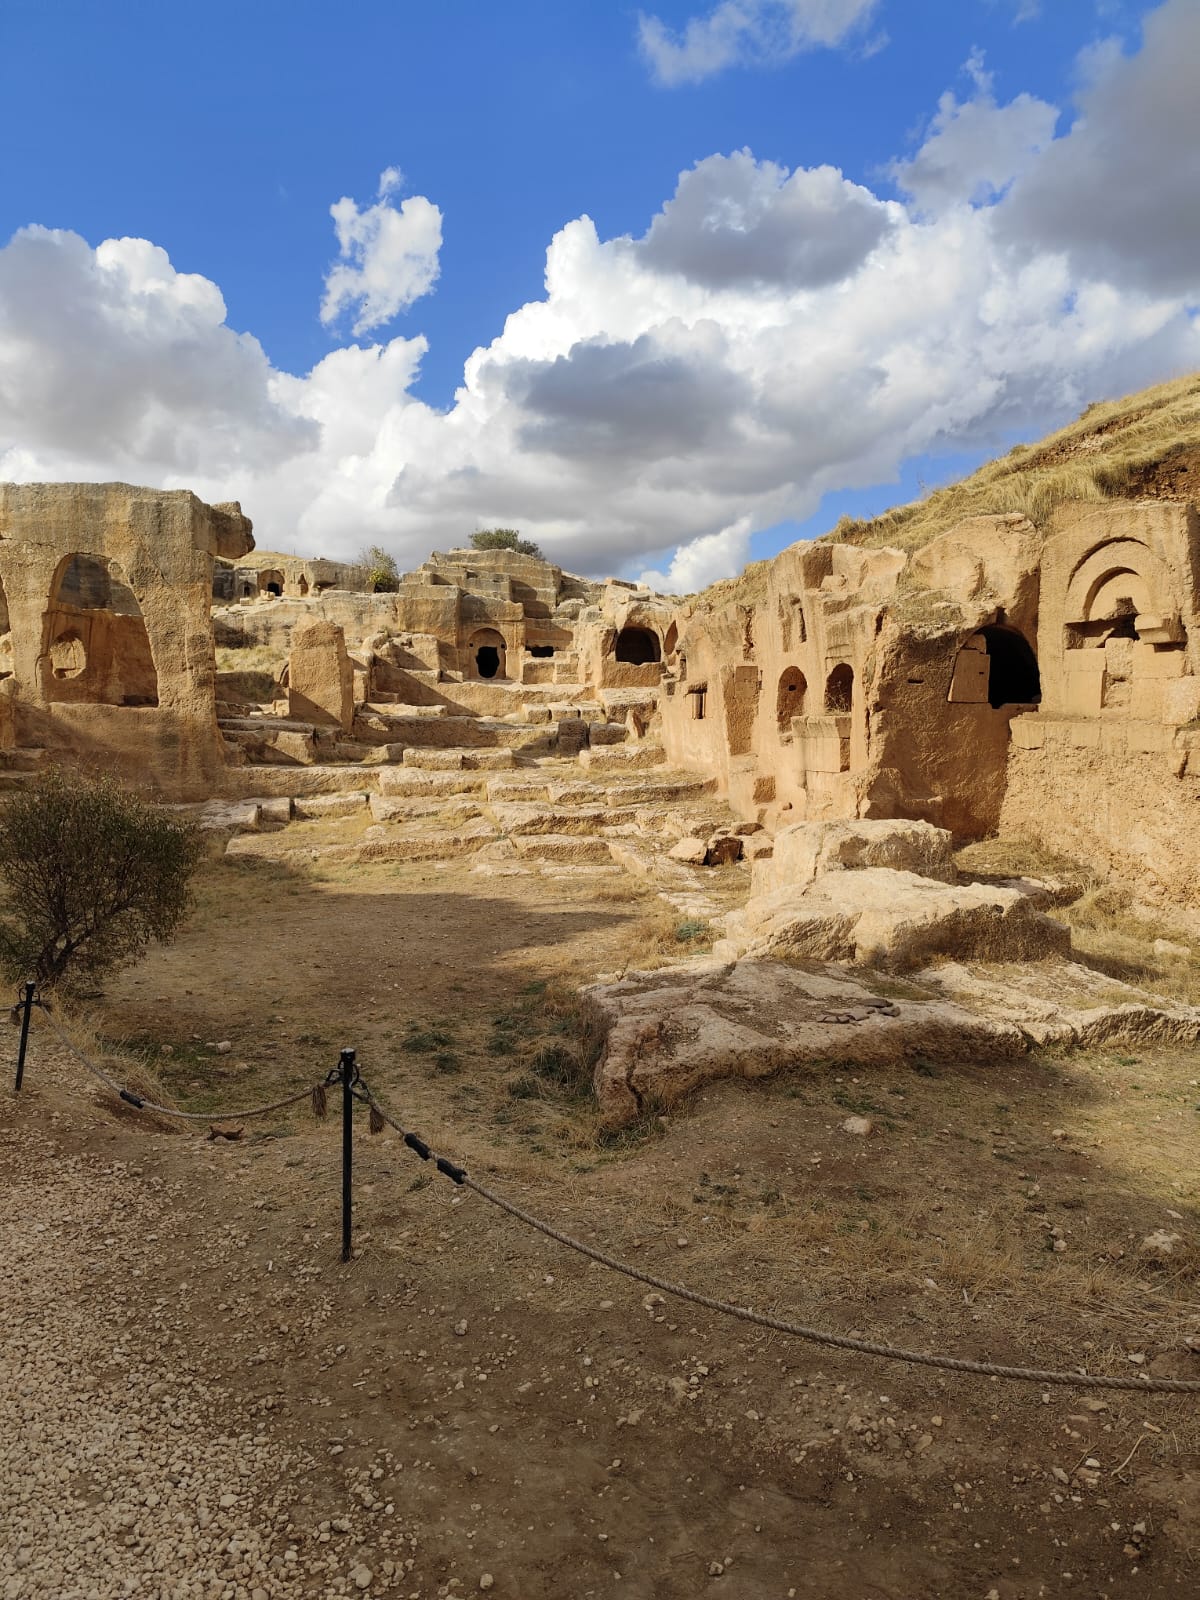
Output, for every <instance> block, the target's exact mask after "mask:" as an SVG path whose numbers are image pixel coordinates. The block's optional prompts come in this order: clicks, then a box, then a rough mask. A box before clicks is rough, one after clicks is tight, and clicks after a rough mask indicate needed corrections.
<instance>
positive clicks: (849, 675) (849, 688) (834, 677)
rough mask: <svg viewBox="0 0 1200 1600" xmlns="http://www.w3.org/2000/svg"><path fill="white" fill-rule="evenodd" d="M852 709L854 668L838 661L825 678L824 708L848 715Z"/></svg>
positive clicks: (841, 714)
mask: <svg viewBox="0 0 1200 1600" xmlns="http://www.w3.org/2000/svg"><path fill="white" fill-rule="evenodd" d="M853 709H854V668H853V667H852V666H850V665H849V663H848V662H845V661H843V662H840V663H839V664H838V665H837V666H836V667H834V669H833V671H832V672H831V673H830V674H829V677H828V678H827V679H826V680H825V710H826V711H828V712H830V713H832V714H834V715H836V716H845V715H848V714H849V713H850V712H851V711H852V710H853Z"/></svg>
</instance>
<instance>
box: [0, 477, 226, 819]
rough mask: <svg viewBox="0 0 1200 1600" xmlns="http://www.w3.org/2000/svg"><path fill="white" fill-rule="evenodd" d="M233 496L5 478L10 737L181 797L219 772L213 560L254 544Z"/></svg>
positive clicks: (2, 511)
mask: <svg viewBox="0 0 1200 1600" xmlns="http://www.w3.org/2000/svg"><path fill="white" fill-rule="evenodd" d="M253 542H254V541H253V538H252V536H251V525H250V522H249V521H248V519H247V518H245V517H243V516H242V515H241V511H240V509H239V508H238V507H237V506H236V505H233V504H230V505H225V506H222V507H219V508H214V507H211V506H207V505H205V504H204V503H203V502H202V501H200V500H198V499H197V498H196V496H195V495H193V494H191V493H189V492H188V491H186V490H172V491H166V492H164V491H161V490H154V489H140V488H135V487H133V486H131V485H129V484H124V483H103V484H72V483H50V484H20V485H15V484H6V485H0V586H2V591H3V607H4V611H5V613H6V615H5V616H4V618H3V619H2V621H3V626H4V632H5V633H6V634H7V636H8V650H7V652H6V653H5V657H4V659H3V662H2V667H3V668H5V669H7V672H6V674H5V675H6V676H8V677H9V678H10V679H11V684H12V687H11V689H10V691H9V693H10V695H11V697H12V701H13V717H12V724H11V728H12V731H11V735H10V737H11V740H12V744H13V745H15V746H24V747H27V748H41V749H45V750H47V751H50V752H57V753H61V754H64V755H66V756H69V757H71V758H73V759H75V760H77V761H79V762H81V763H83V764H93V765H98V766H104V767H119V768H120V769H121V770H123V771H125V772H126V773H128V775H129V777H130V779H131V781H133V782H142V783H144V784H146V785H148V786H149V787H151V788H154V789H157V790H158V791H159V792H160V793H162V794H165V795H169V796H171V797H173V798H190V797H193V796H196V797H198V796H202V795H204V794H206V793H212V792H213V790H214V788H215V787H216V786H217V784H218V783H219V778H220V772H221V769H222V766H223V757H222V752H221V740H220V736H219V733H218V729H217V721H216V707H215V665H214V655H213V635H212V622H211V615H210V608H211V598H210V597H211V593H212V569H213V558H214V556H216V555H219V554H239V555H240V554H243V553H244V552H245V551H247V550H249V549H250V548H251V547H252V546H253Z"/></svg>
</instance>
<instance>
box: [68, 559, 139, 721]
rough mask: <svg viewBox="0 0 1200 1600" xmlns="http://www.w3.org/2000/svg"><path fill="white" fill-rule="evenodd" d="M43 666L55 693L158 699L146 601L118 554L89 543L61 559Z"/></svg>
mask: <svg viewBox="0 0 1200 1600" xmlns="http://www.w3.org/2000/svg"><path fill="white" fill-rule="evenodd" d="M41 668H42V672H41V678H42V692H43V694H44V695H45V698H46V699H47V700H49V701H74V702H77V703H78V702H82V703H84V704H91V705H110V706H156V705H157V704H158V673H157V671H156V669H155V665H154V656H153V653H152V652H151V649H150V637H149V635H148V633H147V632H146V623H145V619H144V618H143V616H142V608H141V606H140V605H139V604H138V600H137V596H136V595H135V594H134V592H133V590H132V589H131V588H130V586H129V584H128V582H127V581H126V578H125V574H124V572H123V571H122V569H121V567H120V566H119V564H118V563H117V562H116V561H113V560H111V559H110V558H109V557H107V556H97V555H91V554H89V553H87V552H82V551H81V552H77V553H76V554H74V555H70V556H67V557H65V558H64V559H63V560H62V561H61V562H60V563H59V566H58V570H57V572H56V573H55V576H54V580H53V583H52V585H51V591H50V598H49V604H48V605H47V608H46V613H45V618H44V621H43V628H42V655H41Z"/></svg>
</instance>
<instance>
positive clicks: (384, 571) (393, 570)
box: [355, 544, 400, 594]
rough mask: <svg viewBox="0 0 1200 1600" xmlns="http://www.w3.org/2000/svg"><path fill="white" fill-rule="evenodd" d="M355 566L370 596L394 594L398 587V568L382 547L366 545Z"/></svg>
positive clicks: (394, 559) (391, 556)
mask: <svg viewBox="0 0 1200 1600" xmlns="http://www.w3.org/2000/svg"><path fill="white" fill-rule="evenodd" d="M355 565H356V566H357V568H358V570H359V571H360V572H361V573H362V575H363V582H364V583H365V584H366V586H367V588H368V589H369V590H370V591H371V593H372V594H395V592H396V590H397V589H398V588H399V587H400V568H399V566H398V565H397V562H396V558H395V556H394V555H392V554H391V553H390V552H389V551H387V550H385V549H384V548H383V546H382V545H378V544H373V545H368V547H367V548H366V549H365V550H364V551H362V553H361V554H360V555H359V558H358V560H357V561H356V562H355Z"/></svg>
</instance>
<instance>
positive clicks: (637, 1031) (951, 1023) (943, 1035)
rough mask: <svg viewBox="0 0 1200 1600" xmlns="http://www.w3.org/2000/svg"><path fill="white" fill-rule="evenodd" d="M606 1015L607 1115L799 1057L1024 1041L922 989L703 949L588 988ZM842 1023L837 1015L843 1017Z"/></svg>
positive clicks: (866, 1058) (955, 1050) (633, 1112)
mask: <svg viewBox="0 0 1200 1600" xmlns="http://www.w3.org/2000/svg"><path fill="white" fill-rule="evenodd" d="M587 992H588V994H589V995H590V996H591V997H592V999H593V1000H595V1001H596V1003H597V1004H598V1005H599V1007H600V1009H601V1011H602V1012H603V1014H604V1016H605V1018H606V1020H607V1022H608V1025H609V1026H608V1035H607V1041H606V1044H605V1049H604V1054H603V1056H602V1057H601V1059H600V1062H599V1064H598V1066H597V1068H596V1075H595V1080H594V1081H595V1089H596V1095H597V1098H598V1100H599V1102H600V1110H601V1113H602V1114H603V1116H604V1119H605V1121H606V1122H607V1123H608V1124H609V1125H610V1126H613V1127H620V1126H623V1125H624V1124H626V1123H628V1122H631V1121H632V1120H633V1119H634V1118H635V1117H637V1116H638V1115H639V1113H641V1112H642V1111H644V1110H649V1109H657V1108H664V1107H669V1106H671V1105H673V1104H674V1103H676V1102H677V1101H678V1100H679V1099H681V1098H682V1097H683V1096H684V1095H686V1094H688V1093H690V1092H691V1091H692V1090H693V1089H696V1088H698V1087H699V1086H700V1085H701V1084H704V1083H711V1082H713V1081H714V1080H716V1079H719V1078H732V1077H739V1078H761V1077H766V1076H769V1075H770V1074H771V1073H774V1072H778V1071H779V1070H780V1069H781V1068H783V1067H789V1066H796V1065H800V1064H803V1063H804V1062H806V1061H811V1062H814V1063H815V1062H827V1061H829V1060H830V1058H831V1057H832V1058H833V1059H835V1060H836V1061H837V1062H838V1064H839V1066H841V1065H868V1064H870V1063H880V1062H887V1061H896V1060H900V1059H902V1058H903V1057H904V1056H905V1055H908V1054H912V1053H916V1052H919V1053H920V1054H921V1055H922V1056H923V1057H925V1058H928V1059H936V1058H937V1057H939V1056H941V1057H949V1056H955V1055H960V1054H961V1053H962V1051H963V1050H964V1048H966V1047H970V1046H982V1045H986V1046H987V1047H988V1049H989V1050H990V1051H991V1052H992V1053H993V1054H1001V1055H1002V1054H1005V1053H1009V1054H1021V1053H1022V1052H1024V1051H1025V1050H1027V1049H1028V1048H1029V1046H1028V1041H1027V1040H1026V1038H1025V1036H1024V1034H1023V1033H1022V1032H1021V1031H1020V1029H1019V1028H1017V1027H1015V1026H1012V1025H1011V1024H1009V1025H1006V1024H1004V1023H1001V1022H996V1021H993V1020H991V1019H989V1018H987V1017H983V1016H978V1015H975V1014H974V1013H972V1012H970V1011H968V1010H966V1009H965V1008H964V1007H961V1006H958V1005H956V1004H954V1003H953V1002H950V1001H943V1000H941V999H940V998H937V997H934V996H930V997H928V998H922V999H920V1000H915V1001H906V1002H905V1003H904V1004H903V1006H900V1007H898V1006H896V1005H895V1004H893V1003H891V1002H890V1001H886V1000H885V1004H880V1001H881V999H885V997H880V996H878V995H876V994H875V993H874V991H873V990H872V988H871V985H870V981H869V978H867V977H860V976H858V975H854V974H851V973H848V972H844V971H837V970H813V971H806V970H804V969H803V968H800V967H795V966H791V965H788V964H786V963H784V962H778V961H736V962H734V961H721V960H719V959H716V958H715V957H701V958H699V959H697V960H695V961H690V962H688V963H687V964H686V965H683V966H674V967H669V968H665V969H661V970H659V971H657V972H635V973H630V974H628V975H627V976H625V977H623V978H621V979H619V980H617V981H616V982H613V983H608V984H601V985H597V986H596V987H594V988H592V989H590V990H588V991H587ZM843 1016H845V1017H846V1018H847V1019H848V1020H847V1021H846V1022H841V1021H840V1020H838V1019H840V1018H841V1017H843Z"/></svg>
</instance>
